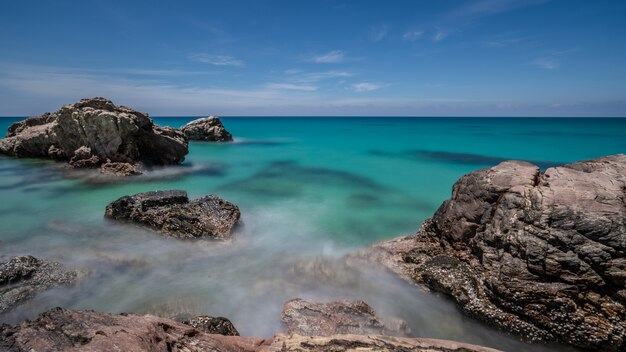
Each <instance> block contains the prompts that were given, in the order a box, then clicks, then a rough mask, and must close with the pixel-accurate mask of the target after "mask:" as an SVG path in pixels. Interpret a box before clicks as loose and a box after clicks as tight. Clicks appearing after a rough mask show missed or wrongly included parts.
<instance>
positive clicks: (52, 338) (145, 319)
mask: <svg viewBox="0 0 626 352" xmlns="http://www.w3.org/2000/svg"><path fill="white" fill-rule="evenodd" d="M0 350H2V351H7V352H27V351H40V352H52V351H55V352H56V351H74V352H78V351H156V352H158V351H163V352H166V351H175V352H176V351H179V352H182V351H186V352H204V351H214V352H233V351H237V352H279V351H284V352H304V351H315V352H337V351H349V350H358V351H364V352H365V351H372V352H374V351H389V352H391V351H394V352H395V351H414V352H420V351H424V352H426V351H439V352H497V351H496V350H493V349H490V348H486V347H480V346H475V345H469V344H464V343H458V342H453V341H445V340H433V339H418V338H400V337H389V336H377V335H369V336H361V335H332V336H328V337H311V336H300V335H285V334H277V335H276V336H274V337H273V338H270V339H261V338H258V337H244V336H223V335H219V334H208V333H205V332H203V331H200V330H198V329H195V328H194V327H192V326H189V325H186V324H183V323H178V322H176V321H174V320H170V319H166V318H160V317H157V316H154V315H134V314H120V315H112V314H106V313H97V312H93V311H72V310H66V309H62V308H53V309H51V310H49V311H47V312H44V313H42V314H41V315H40V316H39V317H38V318H37V319H35V320H33V321H28V320H27V321H25V322H23V323H21V324H19V325H16V326H9V325H0Z"/></svg>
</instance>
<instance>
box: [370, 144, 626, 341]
mask: <svg viewBox="0 0 626 352" xmlns="http://www.w3.org/2000/svg"><path fill="white" fill-rule="evenodd" d="M625 190H626V156H625V155H622V154H620V155H614V156H608V157H603V158H598V159H594V160H589V161H583V162H578V163H574V164H568V165H564V166H561V167H555V168H549V169H547V170H546V171H545V172H543V173H542V172H540V170H539V168H538V167H537V166H535V165H532V164H529V163H526V162H519V161H507V162H503V163H501V164H499V165H497V166H495V167H492V168H489V169H483V170H478V171H474V172H471V173H469V174H467V175H465V176H463V177H462V178H461V179H459V181H457V182H456V184H455V185H454V187H453V191H452V197H451V198H450V199H449V200H447V201H445V202H444V203H443V204H442V205H441V207H440V208H439V209H438V210H437V212H436V213H435V215H434V216H433V218H432V219H431V220H428V221H426V222H425V223H424V224H423V225H422V228H421V229H420V230H419V231H418V233H417V234H416V235H415V236H410V237H403V238H400V239H396V240H392V241H386V242H383V243H380V244H377V245H375V246H373V247H372V249H370V250H367V251H364V252H362V253H360V256H361V257H366V258H369V259H370V260H375V261H379V262H382V263H383V264H385V265H386V266H387V267H388V268H390V269H391V270H393V271H395V272H396V273H398V274H400V275H401V276H402V277H404V278H406V279H409V280H410V281H413V282H416V283H418V284H424V285H426V286H428V287H430V288H431V289H434V290H436V291H440V292H443V293H445V294H448V295H450V296H451V297H452V298H454V299H455V300H456V302H457V303H458V304H459V305H460V307H461V308H462V309H463V310H464V311H465V312H466V313H467V314H469V315H470V316H473V317H475V318H477V319H479V320H482V321H485V322H487V323H490V324H492V325H495V326H497V327H499V328H501V329H503V330H505V331H508V332H512V333H515V334H518V335H521V336H523V337H524V338H526V339H527V340H530V341H554V340H556V341H560V342H565V343H570V344H572V345H575V346H579V347H584V348H589V349H594V350H603V351H623V350H625V349H626V342H625V341H626V310H625V309H624V305H625V304H626V295H624V293H625V292H626V256H625V252H626V206H625V204H626V202H625V201H626V195H625Z"/></svg>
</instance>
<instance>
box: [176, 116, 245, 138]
mask: <svg viewBox="0 0 626 352" xmlns="http://www.w3.org/2000/svg"><path fill="white" fill-rule="evenodd" d="M180 130H181V131H182V132H183V133H184V134H185V135H186V136H187V138H189V140H193V141H208V142H230V141H232V140H233V136H232V135H231V134H230V132H228V131H227V130H226V128H224V125H223V124H222V121H221V120H220V118H219V117H217V116H209V117H203V118H201V119H197V120H193V121H191V122H189V123H188V124H186V125H185V126H183V127H181V128H180Z"/></svg>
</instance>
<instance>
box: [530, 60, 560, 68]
mask: <svg viewBox="0 0 626 352" xmlns="http://www.w3.org/2000/svg"><path fill="white" fill-rule="evenodd" d="M530 64H531V65H535V66H537V67H541V68H543V69H546V70H554V69H555V68H558V67H559V66H560V65H561V63H560V62H559V60H557V59H555V58H551V57H541V58H538V59H535V60H533V61H531V62H530Z"/></svg>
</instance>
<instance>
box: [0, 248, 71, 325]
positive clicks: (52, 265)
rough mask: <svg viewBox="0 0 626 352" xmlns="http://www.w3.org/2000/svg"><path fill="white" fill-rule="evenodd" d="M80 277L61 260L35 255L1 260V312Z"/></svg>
mask: <svg viewBox="0 0 626 352" xmlns="http://www.w3.org/2000/svg"><path fill="white" fill-rule="evenodd" d="M77 278H78V272H77V271H67V270H65V269H63V267H62V265H61V264H60V263H57V262H52V261H47V260H42V259H37V258H35V257H33V256H29V255H27V256H18V257H12V258H10V259H9V260H7V261H3V262H1V263H0V313H2V312H4V311H7V310H9V309H10V308H12V307H14V306H15V305H17V304H19V303H22V302H23V301H26V300H28V299H31V298H33V297H34V296H35V295H36V294H37V293H39V292H42V291H44V290H47V289H49V288H52V287H55V286H60V285H67V284H71V283H73V282H75V281H76V280H77Z"/></svg>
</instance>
